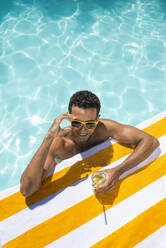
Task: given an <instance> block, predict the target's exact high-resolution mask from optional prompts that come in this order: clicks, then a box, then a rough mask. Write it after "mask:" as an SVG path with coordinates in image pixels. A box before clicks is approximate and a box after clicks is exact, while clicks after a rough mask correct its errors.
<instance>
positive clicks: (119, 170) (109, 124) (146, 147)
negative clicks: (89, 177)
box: [95, 120, 159, 193]
mask: <svg viewBox="0 0 166 248" xmlns="http://www.w3.org/2000/svg"><path fill="white" fill-rule="evenodd" d="M104 124H105V127H106V132H107V135H108V136H110V137H112V138H114V139H116V140H117V141H118V142H120V143H122V144H128V145H129V144H131V145H135V150H134V152H132V153H131V154H130V155H129V156H128V157H127V159H125V160H124V161H123V162H122V163H121V164H119V165H118V166H116V167H115V168H112V169H108V170H102V171H101V172H103V171H104V172H105V173H106V174H107V178H108V179H107V181H106V183H105V184H104V185H103V186H102V187H100V188H98V189H97V190H95V192H96V193H104V192H107V191H109V190H110V189H111V188H113V187H114V186H115V185H116V182H117V180H118V179H119V177H120V176H121V175H122V174H123V173H124V172H125V171H128V170H129V169H131V168H133V167H135V166H136V165H138V164H139V163H141V162H142V161H144V160H145V159H146V158H147V157H149V156H150V154H151V153H152V152H153V151H154V150H155V149H156V148H157V147H158V146H159V142H158V140H157V139H156V138H155V137H153V136H152V135H150V134H148V133H146V132H144V131H141V130H139V129H138V128H136V127H133V126H129V125H122V124H120V123H118V122H115V121H112V120H105V123H104Z"/></svg>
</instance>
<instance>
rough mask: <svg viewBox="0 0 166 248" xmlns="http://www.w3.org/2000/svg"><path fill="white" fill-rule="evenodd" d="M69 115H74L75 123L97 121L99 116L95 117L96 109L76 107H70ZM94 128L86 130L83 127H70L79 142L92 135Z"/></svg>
mask: <svg viewBox="0 0 166 248" xmlns="http://www.w3.org/2000/svg"><path fill="white" fill-rule="evenodd" d="M71 113H72V114H73V115H74V117H75V120H77V121H89V122H90V121H97V120H98V119H99V115H98V116H97V115H96V114H97V110H96V108H88V109H83V108H79V107H77V106H74V105H73V106H72V108H71ZM94 130H95V128H89V129H87V128H86V127H85V126H84V125H82V127H72V132H73V134H74V135H75V136H76V137H77V138H78V139H79V140H80V141H86V140H87V139H88V138H89V136H91V135H92V133H93V132H94Z"/></svg>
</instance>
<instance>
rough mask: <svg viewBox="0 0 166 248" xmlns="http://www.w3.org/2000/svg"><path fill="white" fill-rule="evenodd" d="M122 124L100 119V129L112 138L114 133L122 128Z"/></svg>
mask: <svg viewBox="0 0 166 248" xmlns="http://www.w3.org/2000/svg"><path fill="white" fill-rule="evenodd" d="M122 126H123V124H121V123H119V122H117V121H114V120H112V119H104V118H103V119H100V129H101V130H103V131H104V132H105V133H106V134H107V135H108V136H112V135H113V134H114V133H115V132H116V131H118V130H120V129H121V128H122Z"/></svg>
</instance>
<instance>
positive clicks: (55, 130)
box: [47, 112, 75, 137]
mask: <svg viewBox="0 0 166 248" xmlns="http://www.w3.org/2000/svg"><path fill="white" fill-rule="evenodd" d="M64 119H66V120H69V121H70V120H73V119H75V116H74V115H72V114H69V113H68V112H66V113H63V114H61V115H60V116H58V117H56V118H55V119H54V121H53V123H52V125H51V127H50V129H49V131H48V133H47V136H49V135H51V136H52V137H56V136H57V134H58V132H59V131H60V124H61V122H62V120H64Z"/></svg>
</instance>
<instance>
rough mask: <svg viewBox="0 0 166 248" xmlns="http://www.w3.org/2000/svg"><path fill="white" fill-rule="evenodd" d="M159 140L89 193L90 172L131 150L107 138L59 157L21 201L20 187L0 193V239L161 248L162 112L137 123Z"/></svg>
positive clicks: (165, 190)
mask: <svg viewBox="0 0 166 248" xmlns="http://www.w3.org/2000/svg"><path fill="white" fill-rule="evenodd" d="M137 127H138V128H140V129H143V130H144V131H146V132H148V133H150V134H152V135H153V136H155V137H156V138H158V140H159V142H160V147H158V148H157V149H156V150H155V151H154V152H153V153H152V154H151V156H150V157H149V158H148V159H146V160H145V161H143V162H142V163H140V164H139V165H137V166H136V167H135V168H133V169H131V170H129V171H127V172H126V173H124V174H123V175H122V176H121V177H120V180H119V181H118V183H117V185H116V187H115V188H114V189H113V190H111V191H110V192H107V193H105V194H94V193H93V191H92V187H91V174H92V173H93V172H95V171H97V170H102V168H103V167H104V168H112V167H115V166H117V165H118V164H119V163H120V162H122V161H123V160H124V159H125V158H126V157H127V156H128V155H129V154H130V153H131V152H132V151H133V148H132V147H129V146H125V147H124V146H122V145H120V144H119V143H117V142H116V141H115V140H112V139H108V140H106V141H105V142H103V143H102V144H99V145H97V146H95V147H93V148H91V149H89V150H87V151H85V152H83V153H80V154H78V155H76V156H74V157H72V158H70V159H67V160H64V161H62V162H61V163H60V164H58V165H57V166H56V168H55V171H54V173H52V174H51V175H50V176H48V178H47V179H46V181H45V182H44V183H43V185H42V186H41V188H40V190H39V191H38V192H36V193H35V194H34V195H33V196H31V197H28V198H27V199H25V198H24V197H23V196H22V195H21V193H20V192H19V185H18V186H16V187H14V188H11V189H9V190H6V191H4V192H1V194H0V221H1V222H0V240H1V243H2V244H3V245H4V244H5V247H7V248H9V247H11V248H26V247H27V248H31V247H32V248H41V247H47V248H67V247H71V248H86V247H93V248H130V247H136V248H145V247H146V248H165V247H166V111H165V112H163V113H160V114H159V115H157V116H155V117H154V118H152V119H150V120H148V121H145V122H143V123H141V124H140V125H138V126H137Z"/></svg>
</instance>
